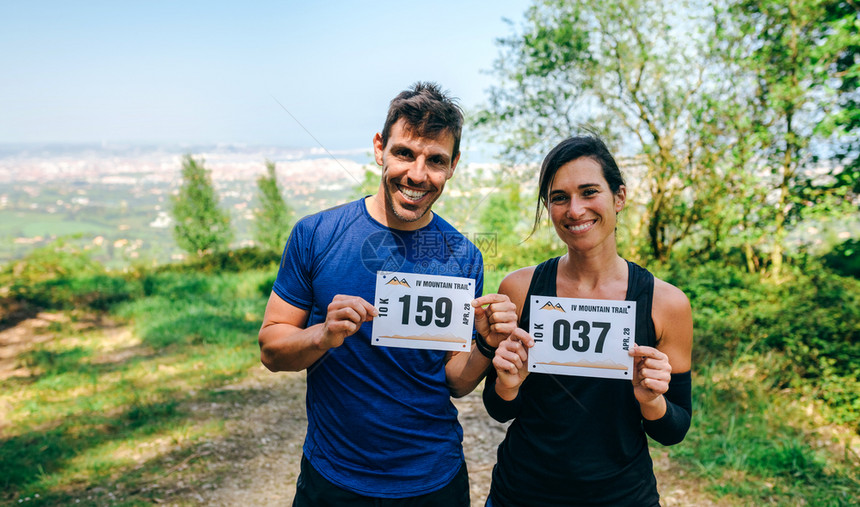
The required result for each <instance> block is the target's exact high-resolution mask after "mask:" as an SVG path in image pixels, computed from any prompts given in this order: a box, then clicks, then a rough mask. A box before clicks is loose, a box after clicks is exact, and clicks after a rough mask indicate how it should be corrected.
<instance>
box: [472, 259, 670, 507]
mask: <svg viewBox="0 0 860 507" xmlns="http://www.w3.org/2000/svg"><path fill="white" fill-rule="evenodd" d="M558 261H559V258H558V257H556V258H554V259H550V260H548V261H545V262H543V263H542V264H540V265H539V266H537V268H536V269H535V272H534V274H533V276H532V281H531V284H530V286H529V290H528V295H527V297H526V300H525V301H526V303H525V304H524V307H523V310H522V314H521V317H520V321H519V326H520V327H521V328H522V329H525V330H528V329H529V305H528V301H529V297H530V296H532V295H540V296H550V297H555V296H557V294H556V275H557V270H558ZM627 265H628V272H629V277H628V282H627V295H626V297H625V300H627V301H636V343H638V344H640V345H648V346H652V347H653V346H655V344H656V341H657V338H656V332H655V329H654V321H653V320H652V319H651V301H652V299H653V294H654V276H653V275H652V274H651V273H650V272H648V271H647V270H645V269H644V268H642V267H640V266H638V265H636V264H634V263H632V262H629V261H628V262H627ZM494 380H495V370H491V375H490V376H489V377H488V384H487V385H492V382H493V381H494ZM485 399H487V398H486V397H485ZM518 400H520V401H519V403H521V408H520V410H519V413H518V414H517V415H516V419H514V422H513V423H512V424H511V426H510V427H508V432H507V435H506V436H505V440H504V441H503V442H502V443H501V444H500V445H499V450H498V463H497V465H496V467H495V468H494V469H493V482H492V486H491V496H492V499H493V503H494V505H499V506H500V507H509V506H529V507H531V506H538V505H540V506H555V505H558V506H561V505H565V506H568V505H631V506H633V505H635V506H650V505H659V499H660V497H659V495H658V493H657V482H656V479H655V478H654V472H653V469H652V462H651V456H650V455H649V453H648V441H647V438H646V436H645V432H644V430H643V429H642V415H641V412H640V411H639V404H638V402H637V401H636V398H635V397H634V396H633V385H632V384H631V382H630V381H629V380H621V379H600V378H586V377H572V376H564V375H549V374H532V375H529V376H528V377H527V378H526V380H525V382H524V383H523V385H522V386H521V387H520V394H519V397H518ZM502 403H504V402H502Z"/></svg>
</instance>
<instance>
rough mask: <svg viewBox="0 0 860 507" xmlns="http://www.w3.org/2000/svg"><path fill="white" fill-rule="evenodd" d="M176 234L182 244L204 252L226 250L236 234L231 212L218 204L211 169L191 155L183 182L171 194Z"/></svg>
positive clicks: (174, 231) (202, 253)
mask: <svg viewBox="0 0 860 507" xmlns="http://www.w3.org/2000/svg"><path fill="white" fill-rule="evenodd" d="M172 204H173V209H172V212H173V219H174V220H175V221H176V226H175V227H174V228H173V236H174V238H175V239H176V243H177V244H178V245H179V247H180V248H182V249H183V250H185V251H186V252H188V253H193V254H197V255H198V256H203V255H205V254H206V253H209V252H213V251H221V250H226V249H227V248H228V247H229V245H230V241H231V240H232V238H233V231H232V229H231V227H230V216H229V214H227V213H226V212H224V211H223V210H221V209H219V207H218V197H217V196H216V194H215V189H214V187H213V186H212V179H211V176H210V172H209V170H207V169H206V168H205V167H203V161H202V160H201V161H200V162H197V161H196V160H194V159H193V158H192V157H191V155H186V156H185V158H184V160H183V161H182V185H181V186H180V188H179V192H178V193H177V194H176V195H174V196H173V197H172Z"/></svg>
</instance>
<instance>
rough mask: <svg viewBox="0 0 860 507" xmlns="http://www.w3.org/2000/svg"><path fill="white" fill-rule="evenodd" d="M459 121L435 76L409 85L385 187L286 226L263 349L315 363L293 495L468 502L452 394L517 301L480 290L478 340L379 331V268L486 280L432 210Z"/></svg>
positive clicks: (389, 136) (466, 245) (380, 143)
mask: <svg viewBox="0 0 860 507" xmlns="http://www.w3.org/2000/svg"><path fill="white" fill-rule="evenodd" d="M462 124H463V116H462V113H461V111H460V109H459V107H458V106H457V105H456V104H455V103H454V102H453V100H452V99H450V98H449V97H447V96H446V95H445V94H444V93H443V92H442V91H440V89H439V87H438V86H437V85H435V84H430V83H416V84H415V85H414V86H413V87H412V88H411V89H410V90H406V91H404V92H402V93H400V94H399V95H398V96H397V97H395V98H394V100H392V101H391V105H390V107H389V111H388V116H387V118H386V121H385V125H384V127H383V129H382V133H381V134H380V133H377V134H376V135H375V136H374V138H373V148H374V155H375V158H376V163H377V164H379V165H380V166H382V178H381V181H380V184H379V188H378V190H377V192H376V194H375V195H372V196H368V197H365V198H363V199H359V200H357V201H354V202H351V203H348V204H345V205H342V206H339V207H335V208H332V209H329V210H325V211H323V212H320V213H317V214H315V215H311V216H308V217H305V218H303V219H302V220H300V221H299V222H298V223H297V224H296V226H295V227H294V228H293V231H292V233H291V234H290V238H289V240H288V241H287V246H286V248H285V250H284V256H283V259H282V261H281V267H280V270H279V273H278V278H277V280H276V281H275V284H274V287H273V290H272V295H271V296H270V298H269V302H268V305H267V307H266V314H265V317H264V321H263V326H262V328H261V329H260V349H261V360H262V362H263V364H264V365H266V367H267V368H269V369H270V370H272V371H283V370H289V371H299V370H303V369H307V383H308V386H307V399H306V401H307V414H308V431H307V436H306V438H305V443H304V446H303V453H304V454H303V456H302V463H301V474H300V475H299V479H298V483H297V487H296V497H295V499H294V502H293V505H298V506H302V505H347V504H348V505H398V506H399V505H427V506H436V505H464V506H468V505H469V486H468V474H467V471H466V466H465V460H464V457H463V449H462V436H463V431H462V428H461V427H460V424H459V422H458V421H457V410H456V408H455V407H454V405H453V403H451V398H450V396H452V395H453V396H464V395H466V394H468V393H469V392H471V391H472V390H473V389H474V388H475V386H476V385H477V384H478V383H479V382H480V381H481V379H482V378H483V376H484V373H485V372H486V370H487V368H488V367H489V366H490V359H491V358H492V356H493V352H494V348H495V347H496V346H498V344H499V343H500V342H501V341H502V340H504V339H505V338H507V336H508V335H510V333H511V332H512V331H513V330H514V329H515V328H516V308H515V307H514V305H513V304H512V303H511V302H510V300H509V299H508V298H507V297H506V296H501V295H498V294H491V295H487V296H483V297H478V298H477V299H475V300H474V301H473V302H472V306H473V307H475V328H476V331H477V333H476V334H475V335H474V339H475V343H474V344H473V345H472V348H471V351H470V352H465V351H463V352H459V353H458V352H445V351H437V350H418V349H407V348H394V347H381V346H372V345H371V344H370V337H371V334H372V327H371V326H372V325H373V318H374V316H376V315H377V310H376V309H375V308H374V306H373V305H372V304H371V303H370V301H374V293H375V286H376V272H377V271H399V272H408V273H422V274H429V275H449V276H459V277H468V278H472V279H474V280H475V294H476V296H480V294H481V291H482V289H483V262H482V259H481V254H480V252H479V251H478V249H477V248H476V247H475V246H474V245H473V244H472V243H470V242H469V241H468V240H466V238H464V237H463V236H462V235H461V234H460V233H458V232H457V231H456V230H455V229H454V228H453V227H452V226H451V225H449V224H448V223H447V222H445V220H443V219H442V218H441V217H439V216H438V215H436V214H434V213H433V212H432V211H431V207H432V205H433V203H434V202H435V201H436V199H438V198H439V196H440V195H441V194H442V191H443V189H444V188H445V183H446V182H447V181H448V179H450V178H451V176H452V175H453V174H454V169H455V168H456V166H457V162H458V160H459V158H460V152H459V144H460V133H461V130H462ZM485 306H486V307H485Z"/></svg>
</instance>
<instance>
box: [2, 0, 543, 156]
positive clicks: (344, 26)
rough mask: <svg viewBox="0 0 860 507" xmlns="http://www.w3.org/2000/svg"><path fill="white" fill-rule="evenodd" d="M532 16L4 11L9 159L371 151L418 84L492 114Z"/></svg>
mask: <svg viewBox="0 0 860 507" xmlns="http://www.w3.org/2000/svg"><path fill="white" fill-rule="evenodd" d="M528 4H529V2H528V1H527V0H494V1H480V2H478V1H471V2H470V1H468V0H459V1H458V0H438V1H436V2H432V3H429V2H428V3H424V4H421V3H411V2H396V1H387V0H386V1H376V2H359V1H329V2H326V1H321V2H312V1H292V0H287V1H280V2H275V1H257V2H255V1H248V2H220V1H211V0H210V1H206V2H202V1H200V2H198V1H182V2H178V1H177V2H168V1H119V2H118V1H115V0H113V1H109V2H100V1H77V2H68V1H65V2H60V1H32V2H29V1H26V2H25V1H12V0H4V1H2V2H0V143H131V144H138V143H139V144H172V145H175V144H217V143H226V144H247V145H274V146H283V147H295V148H307V147H319V146H321V147H324V148H325V149H327V150H332V151H334V150H351V149H366V150H369V148H370V143H371V138H372V136H373V134H374V133H376V132H377V131H379V130H381V129H382V123H383V122H384V120H385V113H386V111H387V108H388V102H389V101H390V100H391V99H392V98H393V97H394V96H395V95H396V94H397V93H399V92H400V91H401V90H403V89H406V88H408V87H409V86H410V85H411V84H412V83H414V82H415V81H418V80H428V81H435V82H438V83H439V84H440V85H442V87H443V88H445V89H447V90H449V91H450V92H451V94H452V95H454V96H456V97H458V98H459V99H460V103H461V105H462V106H463V107H464V108H465V109H467V110H474V109H475V108H477V107H478V106H479V105H480V104H481V103H483V102H485V101H486V98H487V94H486V90H487V88H489V87H490V86H491V85H492V84H493V82H494V78H493V76H492V75H490V74H489V73H488V71H489V70H491V69H492V65H493V62H494V60H495V59H496V58H497V57H498V54H499V48H498V45H497V43H496V39H497V38H499V37H504V36H508V35H510V34H511V33H513V31H514V30H515V29H516V27H519V26H520V25H521V21H522V19H523V14H524V12H525V10H526V8H527V7H528ZM503 18H507V19H509V20H510V21H511V22H512V23H513V24H510V23H506V22H505V21H504V20H503ZM290 115H292V116H290ZM293 117H295V119H294V118H293ZM464 143H466V145H467V147H468V132H464Z"/></svg>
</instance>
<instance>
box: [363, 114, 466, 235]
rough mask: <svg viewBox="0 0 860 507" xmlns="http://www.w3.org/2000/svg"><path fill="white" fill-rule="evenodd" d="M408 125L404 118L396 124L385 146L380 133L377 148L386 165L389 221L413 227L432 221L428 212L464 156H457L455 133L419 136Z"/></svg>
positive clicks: (384, 177) (375, 141) (384, 187)
mask: <svg viewBox="0 0 860 507" xmlns="http://www.w3.org/2000/svg"><path fill="white" fill-rule="evenodd" d="M405 126H406V123H405V120H403V119H402V118H401V119H400V120H398V121H397V122H396V123H395V124H394V125H393V126H392V128H391V134H390V135H389V137H388V144H387V145H386V146H385V147H384V148H383V146H382V136H381V135H380V134H376V136H374V138H373V148H374V154H375V156H376V163H377V164H379V165H381V166H382V181H381V182H380V189H381V190H382V192H381V194H382V195H383V196H384V198H385V209H384V211H385V214H386V219H387V221H388V224H387V225H388V226H389V227H392V228H395V229H405V230H413V229H418V228H420V227H423V226H425V225H427V224H428V223H430V219H431V216H430V215H429V214H428V213H427V212H428V211H430V207H431V206H432V205H433V203H434V202H436V199H438V198H439V196H440V195H442V190H443V189H444V188H445V182H446V181H448V178H450V177H451V176H452V175H453V174H454V168H455V167H456V166H457V161H458V160H459V158H460V156H459V154H458V155H457V156H456V157H454V156H453V151H454V136H452V135H451V134H450V133H448V132H443V133H441V134H440V135H439V136H438V137H436V138H430V137H415V136H414V135H412V132H409V131H408V129H406V128H405ZM377 195H378V194H377Z"/></svg>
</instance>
